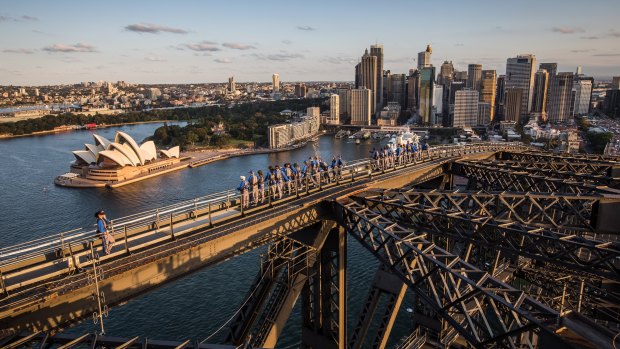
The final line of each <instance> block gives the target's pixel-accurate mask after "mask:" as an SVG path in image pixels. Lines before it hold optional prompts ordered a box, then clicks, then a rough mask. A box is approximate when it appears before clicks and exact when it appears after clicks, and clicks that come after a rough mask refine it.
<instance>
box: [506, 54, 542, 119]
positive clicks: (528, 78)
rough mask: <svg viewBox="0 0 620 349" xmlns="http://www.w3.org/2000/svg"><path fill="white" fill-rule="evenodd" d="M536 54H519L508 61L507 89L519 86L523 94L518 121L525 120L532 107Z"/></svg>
mask: <svg viewBox="0 0 620 349" xmlns="http://www.w3.org/2000/svg"><path fill="white" fill-rule="evenodd" d="M535 67H536V56H534V55H532V54H528V55H518V56H517V57H515V58H508V60H507V61H506V90H508V89H514V88H518V89H521V90H522V94H521V99H522V100H521V109H520V112H521V115H520V117H519V119H518V120H514V121H518V122H525V121H527V119H528V114H529V112H530V110H531V109H532V92H533V90H534V73H535Z"/></svg>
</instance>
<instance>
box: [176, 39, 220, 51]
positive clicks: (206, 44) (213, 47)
mask: <svg viewBox="0 0 620 349" xmlns="http://www.w3.org/2000/svg"><path fill="white" fill-rule="evenodd" d="M183 47H186V48H188V49H190V50H192V51H199V52H204V51H211V52H213V51H219V50H220V48H219V47H217V42H213V41H201V42H199V43H195V44H184V45H183Z"/></svg>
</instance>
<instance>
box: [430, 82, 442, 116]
mask: <svg viewBox="0 0 620 349" xmlns="http://www.w3.org/2000/svg"><path fill="white" fill-rule="evenodd" d="M433 110H434V111H435V117H439V116H443V112H444V110H443V85H435V89H434V90H433ZM433 123H434V124H438V123H440V122H439V120H437V119H436V120H435V121H433Z"/></svg>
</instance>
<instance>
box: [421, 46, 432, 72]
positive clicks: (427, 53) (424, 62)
mask: <svg viewBox="0 0 620 349" xmlns="http://www.w3.org/2000/svg"><path fill="white" fill-rule="evenodd" d="M431 54H433V49H432V48H431V45H426V50H424V51H422V52H420V53H418V70H420V71H422V68H428V67H430V66H431V65H432V64H431Z"/></svg>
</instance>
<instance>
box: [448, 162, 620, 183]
mask: <svg viewBox="0 0 620 349" xmlns="http://www.w3.org/2000/svg"><path fill="white" fill-rule="evenodd" d="M459 162H460V163H464V164H481V165H483V166H491V167H497V168H502V169H507V170H510V171H513V172H527V173H531V174H533V175H535V176H541V177H554V178H560V179H563V180H567V181H570V182H582V183H585V184H591V185H595V186H608V187H610V188H615V189H618V187H620V178H614V177H612V176H611V173H612V169H613V167H614V165H612V164H606V163H601V164H598V163H571V162H553V161H551V162H528V161H512V160H508V161H502V160H496V161H489V160H486V161H468V160H461V161H459Z"/></svg>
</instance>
